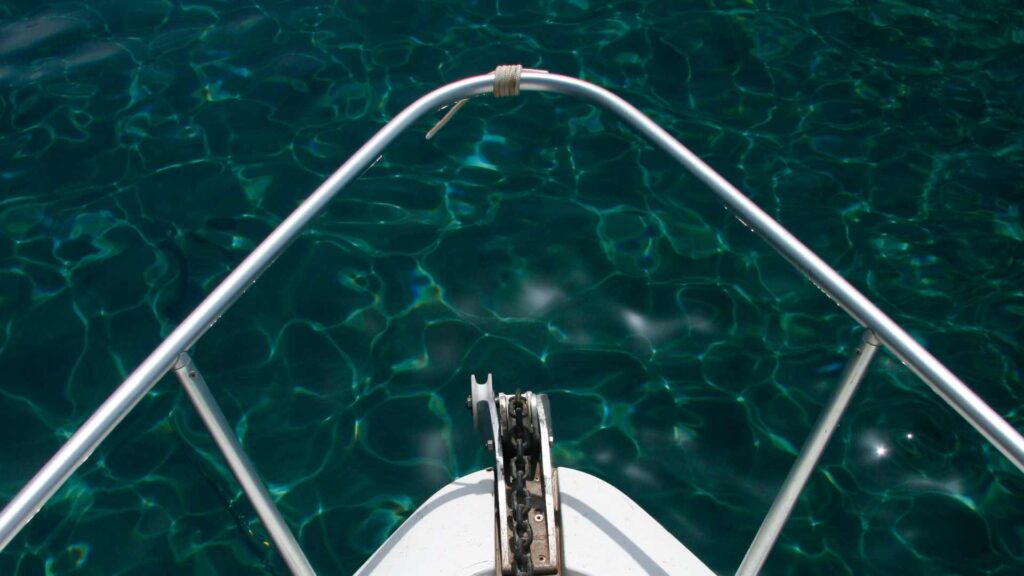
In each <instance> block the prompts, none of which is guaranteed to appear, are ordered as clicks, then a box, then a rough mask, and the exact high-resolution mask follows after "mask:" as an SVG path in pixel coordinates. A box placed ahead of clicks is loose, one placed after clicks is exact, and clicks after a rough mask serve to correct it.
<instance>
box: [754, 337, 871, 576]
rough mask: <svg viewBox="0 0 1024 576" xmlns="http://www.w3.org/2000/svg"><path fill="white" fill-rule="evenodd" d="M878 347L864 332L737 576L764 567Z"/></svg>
mask: <svg viewBox="0 0 1024 576" xmlns="http://www.w3.org/2000/svg"><path fill="white" fill-rule="evenodd" d="M878 344H879V341H878V338H877V337H875V334H874V332H872V331H871V330H865V331H864V339H863V340H862V341H861V344H860V348H859V349H858V350H857V352H856V353H855V354H854V355H853V356H852V357H851V358H850V361H849V362H848V363H847V365H846V369H845V370H844V371H843V376H842V378H841V379H840V381H839V386H838V387H837V388H836V390H835V392H834V393H833V394H832V397H831V398H829V401H828V404H827V405H826V406H825V410H824V411H822V413H821V416H819V417H818V421H817V422H815V424H814V428H813V429H812V430H811V435H810V436H809V437H808V438H807V441H806V442H805V443H804V446H803V448H801V449H800V455H799V456H797V458H796V462H794V463H793V467H792V468H790V469H789V474H788V475H787V476H786V480H785V482H783V483H782V488H780V489H779V493H778V494H776V495H775V501H774V502H772V507H771V508H770V509H769V510H768V514H767V515H765V517H764V521H763V522H762V523H761V527H760V528H759V529H758V530H757V535H756V536H754V540H753V542H751V544H750V548H749V549H747V553H746V555H745V556H743V562H741V563H740V567H739V569H738V570H736V576H756V574H757V573H758V572H760V571H761V566H763V565H764V561H765V560H766V559H767V558H768V554H769V553H770V552H771V551H772V547H773V546H774V545H775V540H776V539H778V537H779V534H780V533H781V532H782V527H783V526H785V524H786V520H787V519H788V518H789V514H790V512H792V511H793V505H794V504H796V501H797V499H798V498H800V493H801V492H803V489H804V485H806V484H807V479H808V478H810V477H811V472H813V471H814V468H815V467H816V466H817V465H818V459H820V458H821V454H822V452H824V451H825V446H827V445H828V440H829V438H831V437H832V432H833V431H834V430H835V429H836V426H838V425H839V419H840V418H841V417H842V416H843V412H845V411H846V407H847V406H848V405H849V404H850V399H851V398H853V394H854V392H856V391H857V385H858V384H860V381H861V380H862V379H863V378H864V374H865V373H866V372H867V369H868V365H869V364H871V359H872V358H874V357H875V352H877V351H878Z"/></svg>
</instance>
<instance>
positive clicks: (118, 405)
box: [0, 74, 494, 550]
mask: <svg viewBox="0 0 1024 576" xmlns="http://www.w3.org/2000/svg"><path fill="white" fill-rule="evenodd" d="M493 81H494V75H493V74H484V75H481V76H474V77H472V78H466V79H464V80H460V81H458V82H453V83H451V84H448V85H446V86H442V87H441V88H438V89H437V90H434V91H433V92H431V93H429V94H427V95H426V96H423V97H422V98H420V99H419V100H417V101H415V102H413V103H412V104H410V105H409V106H408V107H407V108H405V110H402V112H401V113H399V114H398V115H397V116H395V117H394V118H393V119H392V120H391V121H390V122H388V123H387V125H385V126H384V127H383V128H381V129H380V131H378V132H377V133H376V134H374V136H373V137H372V138H370V139H369V140H368V141H367V142H366V144H363V146H362V147H361V148H359V150H358V151H357V152H356V153H355V154H353V155H352V156H351V157H350V158H349V159H348V160H347V161H346V162H345V163H344V164H342V166H341V167H340V168H338V170H337V171H336V172H335V173H334V174H332V175H331V176H330V177H329V178H328V179H327V180H326V181H324V183H323V184H321V185H320V186H319V187H318V188H317V189H316V191H314V192H313V193H312V194H311V195H310V196H309V197H308V198H306V200H305V201H303V202H302V204H300V205H299V207H298V208H296V209H295V211H293V212H292V213H291V215H289V216H288V217H287V218H286V219H285V220H284V222H282V223H281V224H280V225H279V226H278V227H277V228H275V229H274V231H273V232H271V233H270V235H269V236H267V238H266V239H265V240H263V242H261V243H260V245H259V246H257V247H256V249H255V250H253V251H252V253H250V254H249V256H247V257H246V258H245V260H243V261H242V263H241V264H239V265H238V267H236V268H235V269H234V270H233V271H232V272H231V273H230V274H229V275H228V277H227V278H225V279H224V281H222V282H221V283H220V284H219V285H218V286H217V287H216V288H215V289H214V290H213V292H211V293H210V295H209V296H207V297H206V299H205V300H203V302H202V303H201V304H200V305H199V306H198V307H197V308H196V309H195V310H193V311H192V313H191V314H189V315H188V317H187V318H185V320H184V321H183V322H182V323H181V324H179V325H178V327H177V328H175V329H174V331H173V332H171V334H170V335H169V336H167V338H166V339H165V340H164V341H163V342H162V343H161V344H160V345H159V346H158V347H157V348H156V350H154V351H153V352H152V353H151V354H150V355H149V357H148V358H146V359H145V360H144V361H143V362H142V364H140V365H139V367H138V368H136V369H135V371H134V372H132V373H131V375H130V376H128V378H127V379H126V380H125V381H124V382H122V383H121V385H120V386H118V388H117V390H115V391H114V393H113V394H111V395H110V397H109V398H107V399H106V400H105V401H104V402H103V404H102V405H100V407H99V408H98V409H97V410H96V412H94V413H93V414H92V416H90V417H89V419H88V420H86V421H85V423H84V424H82V425H81V426H80V427H79V428H78V430H76V431H75V433H74V434H72V436H71V438H69V439H68V440H67V442H65V443H64V445H63V446H61V448H60V449H59V450H58V451H57V453H56V454H54V456H53V457H51V458H50V460H49V461H48V462H47V463H46V465H44V466H43V467H42V469H40V470H39V472H37V473H36V475H35V476H33V477H32V479H31V480H29V482H28V483H27V484H26V485H25V486H24V487H23V488H22V489H21V491H19V492H18V494H16V495H15V496H14V498H13V499H12V500H11V501H10V502H8V503H7V506H5V507H4V509H3V511H2V512H0V550H3V549H4V547H5V546H7V544H8V543H9V542H10V541H11V539H12V538H14V536H15V535H17V533H18V532H19V531H20V530H21V528H22V527H23V526H25V524H27V523H28V521H29V520H31V519H32V517H33V516H34V515H35V514H36V513H37V512H38V511H39V509H40V508H42V506H43V504H45V503H46V501H47V500H49V499H50V497H51V496H52V495H53V493H54V492H56V491H57V489H58V488H60V487H61V486H62V485H63V484H64V482H65V481H67V479H68V477H69V476H71V474H72V473H73V472H74V471H75V470H77V469H78V467H79V466H81V465H82V463H83V462H85V460H86V459H87V458H89V456H90V455H91V454H92V453H93V451H94V450H95V449H96V447H97V446H99V444H100V442H102V441H103V439H104V438H106V437H107V435H108V434H110V432H111V430H113V429H114V428H115V427H116V426H117V425H118V424H119V423H120V422H121V420H122V419H124V417H125V415H127V414H128V412H130V411H131V409H132V408H134V407H135V405H136V404H138V402H139V400H141V399H142V397H143V396H144V395H145V394H146V393H147V392H148V391H149V390H150V389H151V388H152V387H153V385H154V384H156V382H157V380H159V379H160V378H161V377H162V376H163V375H164V374H166V373H167V371H168V370H170V368H171V365H172V364H174V362H175V360H176V359H177V358H178V355H179V354H181V353H182V352H184V351H185V350H186V349H188V348H189V347H190V346H191V345H192V344H193V343H194V342H195V341H196V340H197V339H199V337H200V336H202V335H203V334H204V333H205V332H206V331H207V330H208V329H209V328H210V327H211V326H213V324H214V322H216V321H217V319H218V318H220V316H221V315H222V314H223V313H224V311H225V310H227V308H228V307H229V306H230V305H231V304H232V303H233V302H234V301H235V300H237V299H238V297H239V296H241V295H242V293H243V292H244V291H245V290H246V288H248V287H249V286H251V285H252V283H253V282H255V281H256V279H257V278H258V277H259V275H260V274H261V273H262V272H263V271H264V270H266V269H267V267H268V266H270V265H271V264H272V263H273V262H274V260H275V259H277V257H278V256H279V255H280V254H281V252H282V251H283V250H284V249H285V248H287V247H288V245H289V244H290V243H291V242H292V241H293V240H294V239H295V237H296V236H298V234H299V232H301V231H302V229H303V227H305V225H306V223H308V222H309V221H310V220H312V219H313V217H314V216H316V215H317V214H318V213H319V212H320V210H322V209H323V207H324V206H325V205H326V204H327V203H328V202H330V200H331V199H332V198H333V197H334V195H335V194H337V193H338V191H339V190H341V189H342V188H343V187H344V186H345V185H346V184H348V183H349V182H351V181H352V180H353V179H355V178H356V177H357V176H359V175H360V174H361V173H362V172H363V170H365V169H366V167H367V166H369V165H370V164H371V163H373V161H374V160H376V158H377V157H378V156H380V154H381V152H383V150H384V148H385V147H387V145H388V144H389V143H390V142H391V141H392V140H394V139H395V137H396V136H398V135H399V134H400V133H401V132H402V131H404V130H405V129H406V128H408V127H409V126H410V125H411V124H412V123H413V122H415V121H416V120H417V119H419V118H420V117H422V116H423V115H425V114H428V113H430V112H433V111H434V110H436V109H437V108H439V107H441V106H443V105H445V104H450V103H452V102H453V101H455V100H460V99H462V98H467V97H470V96H474V95H477V94H483V93H486V92H489V91H490V90H491V86H492V83H493Z"/></svg>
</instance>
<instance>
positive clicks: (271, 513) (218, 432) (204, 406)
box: [174, 352, 315, 576]
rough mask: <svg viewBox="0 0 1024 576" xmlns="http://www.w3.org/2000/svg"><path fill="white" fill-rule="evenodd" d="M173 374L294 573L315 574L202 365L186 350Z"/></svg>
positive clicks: (179, 358)
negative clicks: (198, 366) (213, 391)
mask: <svg viewBox="0 0 1024 576" xmlns="http://www.w3.org/2000/svg"><path fill="white" fill-rule="evenodd" d="M174 374H175V375H176V376H177V377H178V380H179V381H180V382H181V385H182V386H183V387H184V388H185V392H186V393H188V397H189V399H190V400H192V405H193V406H195V407H196V411H197V412H199V417H200V418H202V420H203V424H206V428H207V430H209V431H210V436H213V440H214V441H215V442H216V443H217V447H218V448H220V451H221V453H223V454H224V458H225V459H226V460H227V461H228V466H229V467H230V468H231V472H232V473H233V474H234V475H235V478H237V479H238V483H239V484H241V485H242V490H243V491H244V492H245V495H246V496H248V497H249V501H250V502H252V505H253V508H255V509H256V513H257V514H259V517H260V520H262V521H263V525H264V526H266V528H267V532H270V538H271V540H273V541H274V544H275V545H276V546H277V549H278V550H280V551H281V556H282V557H283V558H284V562H285V564H286V565H287V566H288V568H289V569H290V570H291V571H292V574H301V575H303V576H306V575H313V574H315V572H314V571H313V567H312V566H310V564H309V560H307V559H306V555H305V554H303V552H302V548H300V547H299V543H298V542H297V541H296V540H295V536H294V535H292V532H291V530H289V529H288V525H287V524H285V522H284V518H282V517H281V512H280V511H279V510H278V509H277V506H276V505H275V504H274V501H273V499H271V497H270V493H269V492H267V489H266V487H265V486H264V485H263V482H261V481H260V477H259V474H258V473H257V472H256V467H255V466H253V463H252V460H250V459H249V456H248V455H247V454H246V453H245V449H244V448H242V444H241V443H240V442H239V441H238V438H237V437H236V436H235V433H234V431H233V430H232V429H231V426H229V425H228V421H227V418H225V417H224V413H223V412H222V411H221V409H220V406H219V405H218V404H217V400H216V399H214V397H213V394H212V393H211V392H210V388H209V387H208V386H207V385H206V380H204V379H203V375H202V374H200V373H199V369H198V368H196V365H195V364H194V363H193V362H192V358H191V357H189V355H188V353H185V352H183V353H182V354H181V355H180V356H179V357H178V361H177V362H175V363H174Z"/></svg>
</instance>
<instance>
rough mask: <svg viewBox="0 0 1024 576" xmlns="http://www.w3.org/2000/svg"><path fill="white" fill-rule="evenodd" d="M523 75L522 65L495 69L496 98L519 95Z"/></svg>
mask: <svg viewBox="0 0 1024 576" xmlns="http://www.w3.org/2000/svg"><path fill="white" fill-rule="evenodd" d="M522 75H523V66H522V64H512V65H503V66H498V67H497V68H495V69H494V97H495V98H507V97H509V96H518V95H519V79H520V78H521V77H522Z"/></svg>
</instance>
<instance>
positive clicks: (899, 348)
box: [520, 72, 1024, 472]
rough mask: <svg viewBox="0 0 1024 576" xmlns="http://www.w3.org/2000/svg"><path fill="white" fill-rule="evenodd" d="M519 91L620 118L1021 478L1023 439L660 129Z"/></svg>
mask: <svg viewBox="0 0 1024 576" xmlns="http://www.w3.org/2000/svg"><path fill="white" fill-rule="evenodd" d="M520 89H521V90H540V91H547V92H559V93H562V94H568V95H571V96H577V97H579V98H583V99H586V100H589V101H591V102H594V103H596V104H600V105H601V106H604V107H605V108H608V109H609V110H611V111H613V112H615V113H616V114H618V115H619V116H620V117H622V119H623V120H625V121H626V123H628V124H629V125H631V126H632V127H633V128H635V129H636V130H637V131H639V132H640V133H641V134H643V135H644V136H646V137H647V138H649V139H650V140H651V141H652V142H653V143H654V144H656V145H657V146H658V147H659V148H661V149H662V150H664V151H665V152H667V153H668V154H669V155H670V156H672V157H673V158H675V159H676V161H678V162H679V163H680V164H682V165H683V167H685V168H686V169H687V170H689V171H690V172H691V173H692V174H693V175H694V176H696V177H697V178H698V179H699V180H701V181H702V182H704V184H706V185H707V186H708V187H709V188H711V189H712V191H714V192H715V193H716V194H717V195H718V197H719V198H721V199H722V201H724V202H725V204H726V206H728V207H729V209H730V210H732V211H733V212H734V213H735V214H736V216H738V217H739V219H740V220H741V221H743V222H744V223H745V224H746V225H747V226H748V227H749V228H750V229H752V230H754V231H755V232H757V233H758V234H760V235H761V237H762V238H764V239H765V241H767V242H768V244H770V245H771V246H772V247H773V248H774V249H775V250H776V251H777V252H779V253H780V254H781V255H782V256H783V257H784V258H786V259H787V260H789V261H790V263H791V264H793V265H794V266H795V267H796V268H797V269H799V270H800V271H801V272H803V274H804V275H805V276H807V278H809V279H810V280H811V282H813V283H814V284H815V285H816V286H817V287H818V288H819V289H821V290H822V291H823V292H824V293H825V294H826V295H828V296H829V297H830V298H831V299H832V300H833V301H835V302H836V303H837V304H838V305H839V306H840V307H841V308H843V309H844V310H845V311H846V312H847V313H848V314H849V315H850V316H852V317H853V318H854V319H856V320H857V322H859V323H860V324H861V326H864V327H865V328H868V329H870V330H872V331H873V332H875V333H876V334H877V335H878V338H879V339H880V340H881V341H882V343H883V344H885V346H886V347H887V348H888V349H889V350H890V351H891V352H892V353H893V354H895V355H896V356H897V357H898V358H899V359H900V360H902V361H903V363H904V364H906V365H907V366H909V367H910V369H911V370H912V371H913V372H914V373H915V374H917V376H918V377H920V378H921V379H922V380H924V381H925V382H926V383H927V384H928V385H929V386H930V387H931V388H932V390H934V391H935V393H936V394H938V395H939V396H940V397H941V398H942V399H943V400H945V401H946V403H948V404H949V405H950V406H952V407H953V409H955V410H956V411H957V412H958V413H959V414H960V415H961V416H962V417H963V418H964V419H965V420H967V421H968V422H969V423H970V424H971V426H974V428H975V429H977V430H978V432H981V434H982V435H983V436H984V437H985V438H986V439H988V441H989V442H991V443H992V444H993V445H994V446H995V447H996V448H998V449H999V451H1000V452H1002V453H1003V455H1004V456H1006V457H1007V458H1008V459H1009V460H1010V462H1012V463H1013V464H1014V465H1015V466H1016V467H1017V468H1018V469H1020V470H1021V472H1024V437H1022V436H1021V435H1020V433H1019V432H1017V431H1016V430H1014V428H1013V427H1012V426H1010V425H1009V423H1007V422H1006V420H1004V419H1003V418H1002V416H1000V415H999V414H998V413H996V411H995V410H993V409H992V408H991V407H989V405H988V404H986V403H985V402H984V401H983V400H982V399H981V398H979V397H978V395H977V394H975V393H974V391H973V390H971V389H970V388H969V387H968V386H967V385H966V384H964V383H963V382H962V381H961V380H960V379H959V378H957V377H956V376H955V375H954V374H953V373H952V372H950V371H949V369H948V368H946V367H945V366H943V365H942V363H941V362H939V361H938V360H936V359H935V357H934V356H932V355H931V354H930V353H929V352H928V351H927V350H925V349H924V347H923V346H921V345H920V344H918V343H917V341H916V340H914V339H913V338H911V336H910V335H909V334H907V332H906V331H904V330H903V329H902V328H900V326H899V325H898V324H896V323H895V322H894V321H893V320H892V319H891V318H889V317H888V316H887V315H886V314H885V313H884V312H882V311H881V310H880V309H879V308H878V307H877V306H875V305H874V304H873V303H872V302H871V301H870V300H868V299H867V298H866V297H865V296H864V295H863V294H861V293H860V291H858V290H857V289H856V288H854V287H853V286H852V285H851V284H850V283H849V282H847V281H846V279H845V278H843V277H842V276H840V275H839V273H838V272H836V271H835V270H833V269H832V268H831V267H830V266H829V265H828V264H826V263H825V262H824V261H823V260H822V259H821V258H819V257H818V255H817V254H815V253H814V252H812V251H811V250H810V249H809V248H808V247H807V246H805V245H804V244H803V243H802V242H800V241H799V240H797V239H796V238H795V237H794V236H793V235H792V234H790V233H789V231H788V230H786V229H785V228H783V227H782V225H781V224H779V223H778V222H776V221H775V220H774V219H772V217H771V216H769V215H768V214H767V213H766V212H765V211H764V210H761V208H759V207H758V206H757V204H754V202H753V201H752V200H750V198H747V197H746V196H745V195H744V194H743V193H742V192H740V191H739V190H738V189H737V188H736V187H735V186H733V185H732V184H730V183H729V182H728V181H727V180H726V179H725V178H723V177H722V176H721V175H720V174H718V173H717V172H715V171H714V170H713V169H712V168H711V167H710V166H708V165H707V164H706V163H705V162H704V161H703V160H701V159H700V158H698V157H697V155H696V154H694V153H693V152H691V151H690V150H689V149H688V148H687V147H686V146H683V145H682V144H681V143H680V142H679V141H678V140H676V139H675V138H673V137H672V136H671V135H670V134H669V133H668V132H666V131H665V130H664V129H663V128H662V127H661V126H658V125H657V124H655V123H654V121H653V120H651V119H650V118H648V117H647V116H645V115H644V114H643V113H642V112H640V111H639V110H637V109H636V108H635V107H633V105H631V104H630V103H628V102H626V101H625V100H623V99H622V98H619V97H618V96H616V95H615V94H612V93H611V92H609V91H607V90H605V89H604V88H601V87H599V86H595V85H593V84H590V83H589V82H584V81H582V80H578V79H576V78H569V77H567V76H559V75H557V74H538V73H531V72H524V73H523V76H522V81H521V85H520Z"/></svg>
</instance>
